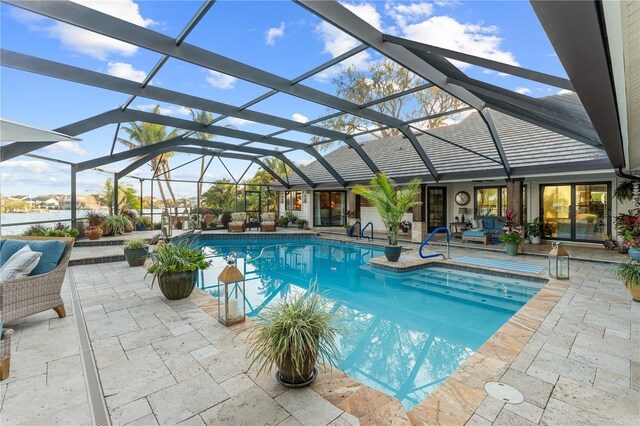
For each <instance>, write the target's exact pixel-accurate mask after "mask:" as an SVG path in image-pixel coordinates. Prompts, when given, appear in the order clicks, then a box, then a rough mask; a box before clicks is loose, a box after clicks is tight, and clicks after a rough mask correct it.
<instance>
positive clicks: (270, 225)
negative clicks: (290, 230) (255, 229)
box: [260, 212, 276, 232]
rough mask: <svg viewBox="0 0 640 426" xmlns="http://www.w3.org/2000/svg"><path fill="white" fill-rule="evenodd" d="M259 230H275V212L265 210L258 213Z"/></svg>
mask: <svg viewBox="0 0 640 426" xmlns="http://www.w3.org/2000/svg"><path fill="white" fill-rule="evenodd" d="M260 219H261V222H260V231H262V232H275V230H276V214H275V212H265V213H262V214H261V215H260Z"/></svg>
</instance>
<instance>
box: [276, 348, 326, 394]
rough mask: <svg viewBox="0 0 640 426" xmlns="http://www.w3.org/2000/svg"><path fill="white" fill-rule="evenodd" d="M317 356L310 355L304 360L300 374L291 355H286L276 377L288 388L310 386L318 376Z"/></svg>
mask: <svg viewBox="0 0 640 426" xmlns="http://www.w3.org/2000/svg"><path fill="white" fill-rule="evenodd" d="M315 367H316V356H315V355H314V356H309V357H307V359H306V360H305V361H304V363H303V365H302V368H301V372H300V374H296V372H295V369H294V368H293V363H292V362H291V357H290V356H285V357H284V360H283V362H282V364H280V365H278V372H277V373H276V379H277V380H278V382H280V384H281V385H283V386H285V387H288V388H301V387H304V386H308V385H309V384H311V382H313V381H314V380H315V378H316V369H315Z"/></svg>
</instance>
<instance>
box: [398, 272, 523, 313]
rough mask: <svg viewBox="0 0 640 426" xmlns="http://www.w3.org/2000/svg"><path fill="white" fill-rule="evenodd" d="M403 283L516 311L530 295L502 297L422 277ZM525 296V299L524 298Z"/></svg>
mask: <svg viewBox="0 0 640 426" xmlns="http://www.w3.org/2000/svg"><path fill="white" fill-rule="evenodd" d="M402 284H403V285H407V286H410V287H414V288H417V289H420V290H422V291H426V292H429V293H432V294H437V295H439V296H444V297H447V298H451V299H457V300H464V301H467V302H471V303H474V304H481V305H488V306H492V307H495V308H500V309H506V310H509V311H516V310H518V309H520V308H521V307H522V306H523V305H524V304H525V303H526V300H528V299H529V297H528V296H524V295H521V296H520V297H517V298H516V297H514V296H512V295H511V294H509V296H511V297H506V298H505V297H502V296H499V295H495V294H487V293H483V292H481V291H478V289H477V287H474V290H473V291H471V290H470V289H469V288H468V287H467V288H463V287H457V286H447V285H443V284H438V283H430V282H425V281H424V280H420V279H408V280H403V282H402ZM522 298H524V299H525V300H523V299H522Z"/></svg>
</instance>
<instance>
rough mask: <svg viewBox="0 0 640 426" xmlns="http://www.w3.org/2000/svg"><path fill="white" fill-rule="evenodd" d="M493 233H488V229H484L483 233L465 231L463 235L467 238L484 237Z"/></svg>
mask: <svg viewBox="0 0 640 426" xmlns="http://www.w3.org/2000/svg"><path fill="white" fill-rule="evenodd" d="M490 233H491V232H489V231H487V230H486V229H483V230H482V231H471V230H468V231H464V232H463V233H462V235H464V236H465V237H484V236H485V235H489V234H490Z"/></svg>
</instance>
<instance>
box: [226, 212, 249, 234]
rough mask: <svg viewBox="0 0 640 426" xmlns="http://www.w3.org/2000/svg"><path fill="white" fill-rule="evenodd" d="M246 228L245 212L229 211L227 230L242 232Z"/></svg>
mask: <svg viewBox="0 0 640 426" xmlns="http://www.w3.org/2000/svg"><path fill="white" fill-rule="evenodd" d="M246 229H247V213H246V212H236V213H231V222H229V232H231V231H238V232H244V231H245V230H246Z"/></svg>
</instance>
